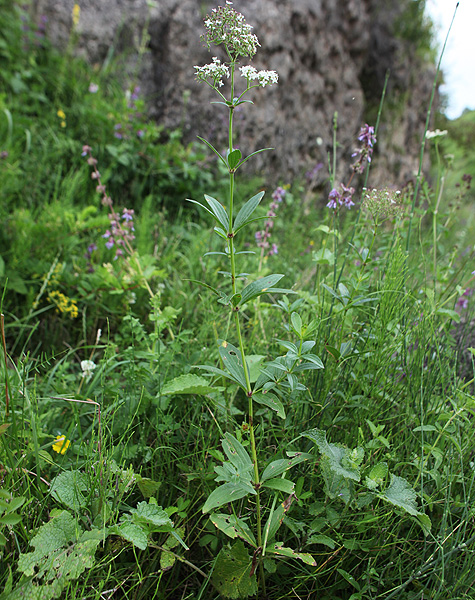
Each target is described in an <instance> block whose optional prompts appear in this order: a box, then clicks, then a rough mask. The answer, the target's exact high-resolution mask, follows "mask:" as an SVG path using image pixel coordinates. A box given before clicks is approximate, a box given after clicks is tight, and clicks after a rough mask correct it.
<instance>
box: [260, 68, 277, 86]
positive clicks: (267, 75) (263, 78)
mask: <svg viewBox="0 0 475 600" xmlns="http://www.w3.org/2000/svg"><path fill="white" fill-rule="evenodd" d="M257 78H258V80H259V85H260V86H262V87H265V86H266V85H272V84H273V83H277V81H278V80H279V76H278V75H277V73H276V72H275V71H259V73H258V74H257Z"/></svg>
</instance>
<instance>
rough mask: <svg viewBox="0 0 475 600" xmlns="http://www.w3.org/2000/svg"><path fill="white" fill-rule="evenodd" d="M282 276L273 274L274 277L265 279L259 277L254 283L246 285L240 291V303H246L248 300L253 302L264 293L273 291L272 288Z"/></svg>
mask: <svg viewBox="0 0 475 600" xmlns="http://www.w3.org/2000/svg"><path fill="white" fill-rule="evenodd" d="M282 277H284V276H283V275H279V274H275V275H267V277H261V278H260V279H257V280H256V281H253V282H252V283H250V284H248V285H246V287H245V288H244V289H243V290H242V292H241V294H242V303H244V302H248V301H249V300H253V299H254V298H257V297H258V296H261V295H262V294H265V293H266V292H271V291H275V290H272V287H273V286H274V285H275V284H276V283H278V282H279V281H280V280H281V279H282Z"/></svg>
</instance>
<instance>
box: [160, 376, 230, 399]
mask: <svg viewBox="0 0 475 600" xmlns="http://www.w3.org/2000/svg"><path fill="white" fill-rule="evenodd" d="M222 389H223V388H215V387H213V386H212V385H209V381H208V380H207V379H205V378H204V377H200V376H199V375H193V374H192V373H188V374H186V375H179V376H178V377H175V378H174V379H172V380H171V381H167V382H166V383H165V384H164V386H163V388H162V390H161V394H162V395H169V394H173V395H178V394H198V395H201V396H206V394H209V393H210V392H213V391H217V390H222Z"/></svg>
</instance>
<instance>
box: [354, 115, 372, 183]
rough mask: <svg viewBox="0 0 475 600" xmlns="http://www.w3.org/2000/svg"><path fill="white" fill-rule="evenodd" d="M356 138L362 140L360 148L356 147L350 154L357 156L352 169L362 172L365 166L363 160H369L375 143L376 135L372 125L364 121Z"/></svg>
mask: <svg viewBox="0 0 475 600" xmlns="http://www.w3.org/2000/svg"><path fill="white" fill-rule="evenodd" d="M358 140H359V141H360V142H362V145H361V147H360V148H357V149H356V150H355V151H354V152H353V154H352V155H351V156H352V157H353V158H354V157H355V156H357V157H358V159H357V161H356V162H355V164H354V165H353V171H354V172H355V173H362V172H363V171H364V167H365V161H367V162H368V163H370V162H371V157H372V154H373V148H374V145H375V143H376V135H375V133H374V127H372V126H371V125H368V124H367V123H365V124H364V125H363V127H362V128H361V129H360V133H359V135H358Z"/></svg>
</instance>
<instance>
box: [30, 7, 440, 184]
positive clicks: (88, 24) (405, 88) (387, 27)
mask: <svg viewBox="0 0 475 600" xmlns="http://www.w3.org/2000/svg"><path fill="white" fill-rule="evenodd" d="M411 1H412V0H386V1H385V0H235V2H234V7H235V8H236V9H237V10H239V11H241V12H242V13H243V14H244V15H245V16H246V18H247V20H248V22H249V23H251V24H252V25H253V26H254V32H255V33H256V34H257V36H258V38H259V41H260V43H261V48H260V50H259V51H258V53H257V55H256V56H255V58H254V61H253V63H252V64H254V66H256V67H258V68H265V69H275V70H276V71H277V72H278V73H279V84H278V85H277V86H273V87H271V88H264V89H258V90H256V91H255V94H254V96H253V101H254V105H252V106H250V105H246V108H245V109H243V110H242V111H241V114H240V113H239V112H238V113H237V115H236V117H237V119H241V118H242V121H240V123H239V130H240V134H239V140H238V142H237V143H238V145H239V146H240V147H241V150H242V151H243V153H249V152H251V151H253V150H255V149H257V148H262V147H267V146H273V147H274V148H275V151H273V152H268V153H263V154H260V155H258V157H257V159H256V160H255V161H254V162H253V163H252V164H251V168H252V170H254V171H256V170H257V171H258V172H259V171H261V170H264V169H265V174H266V179H267V180H268V181H272V182H276V181H278V180H280V181H288V180H290V179H291V178H292V177H294V176H298V175H301V174H302V172H304V171H305V170H308V169H311V168H312V167H313V166H314V165H315V164H316V163H317V162H323V163H324V164H325V165H326V164H327V160H328V152H330V151H331V149H332V129H333V116H334V113H335V112H337V113H338V141H339V144H340V146H339V151H338V169H337V174H338V178H339V179H341V180H343V181H346V180H347V179H348V176H349V175H350V169H349V164H350V161H351V159H350V155H351V151H352V149H353V147H354V145H355V137H356V135H357V133H358V131H359V128H360V126H361V124H362V123H363V120H364V119H365V115H367V108H368V100H370V101H371V103H372V104H373V106H374V105H375V104H377V102H378V98H379V95H380V94H381V91H382V87H383V83H384V77H385V73H386V70H387V69H391V79H390V86H389V90H388V97H389V100H390V102H392V103H393V104H394V100H395V99H397V102H398V103H399V105H398V106H399V108H397V109H395V108H392V109H391V110H390V111H389V110H385V111H383V114H382V121H381V127H380V135H379V136H378V145H377V151H376V155H375V161H374V167H375V168H374V170H373V172H372V175H371V181H370V183H372V184H373V185H377V184H380V183H384V184H385V185H391V184H396V185H401V184H403V183H404V182H405V181H406V180H407V179H410V178H411V177H412V175H413V172H414V171H415V170H416V169H417V164H418V153H419V144H420V137H421V135H422V132H423V130H424V122H425V115H426V111H427V107H428V103H429V98H430V92H431V86H432V80H433V77H434V73H435V69H434V68H433V67H432V66H431V65H427V64H424V63H423V62H422V61H421V59H420V58H418V57H417V56H416V54H415V52H414V48H413V47H411V44H410V43H409V42H407V41H404V40H403V39H402V38H401V37H398V38H397V37H395V36H394V33H393V30H394V23H395V21H396V20H397V19H398V18H399V17H400V15H401V14H402V11H403V10H404V8H405V6H406V5H407V4H408V3H409V2H411ZM73 4H74V2H73V0H37V3H36V8H37V11H38V12H39V13H41V14H46V15H47V16H48V17H49V28H50V29H49V35H50V38H52V39H53V41H54V42H55V43H56V44H59V45H63V46H64V45H65V44H66V43H67V39H68V32H69V30H70V26H71V12H72V7H73ZM80 5H81V17H80V22H79V26H78V33H79V41H78V46H77V52H78V53H80V54H82V55H84V56H86V57H87V58H88V59H89V60H90V61H92V62H101V61H104V60H105V59H106V57H107V56H108V53H109V54H110V50H111V48H114V50H115V52H122V51H131V58H130V61H129V66H130V70H132V65H134V61H136V60H137V58H136V57H137V52H136V49H137V48H138V46H139V45H140V39H141V36H142V34H143V33H144V32H147V31H148V35H149V41H148V44H147V52H146V53H145V54H144V55H143V57H142V62H141V64H140V83H141V87H142V90H143V91H144V93H145V94H146V96H147V98H148V99H149V103H150V114H151V116H152V117H153V118H154V119H156V120H157V121H159V122H161V123H164V124H165V125H166V127H177V126H182V127H183V131H184V136H185V138H186V139H188V140H189V139H193V138H195V136H196V135H201V136H203V137H205V138H207V139H209V140H210V141H211V142H212V143H213V144H214V145H216V146H218V147H223V146H224V145H225V132H226V120H227V115H226V109H225V108H224V107H220V106H217V105H211V104H210V101H212V100H215V99H217V98H216V97H215V95H214V93H213V92H212V90H211V89H210V88H209V87H208V86H206V85H204V84H202V83H201V84H200V83H198V82H196V81H195V80H194V69H193V66H194V65H202V64H206V63H208V62H211V57H212V56H213V54H210V53H209V52H208V51H207V49H206V48H205V47H204V46H203V43H202V42H201V40H200V34H201V33H203V27H202V18H203V17H204V15H205V14H206V13H207V12H208V11H209V10H210V9H211V8H212V7H214V6H215V5H216V4H215V3H211V2H209V1H203V2H197V1H196V0H156V1H154V2H152V1H149V2H148V3H147V1H146V0H82V1H81V2H80ZM216 55H218V56H219V57H220V58H223V57H222V55H221V54H220V49H216ZM402 99H403V102H402ZM373 113H374V110H373ZM250 162H251V161H250ZM325 172H326V169H322V171H321V178H322V179H324V177H325Z"/></svg>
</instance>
